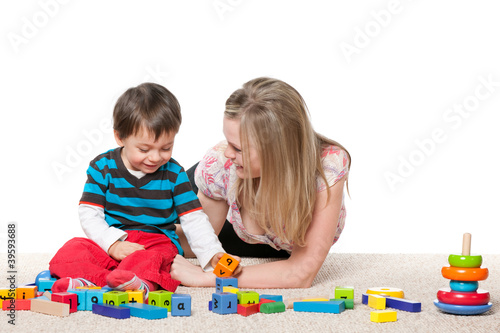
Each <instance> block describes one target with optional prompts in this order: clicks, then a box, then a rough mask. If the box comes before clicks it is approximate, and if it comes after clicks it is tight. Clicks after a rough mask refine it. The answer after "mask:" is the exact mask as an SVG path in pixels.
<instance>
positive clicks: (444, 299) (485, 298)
mask: <svg viewBox="0 0 500 333" xmlns="http://www.w3.org/2000/svg"><path fill="white" fill-rule="evenodd" d="M437 298H438V300H439V301H440V302H441V303H446V304H454V305H484V304H488V302H489V301H490V293H489V292H487V291H486V290H482V289H478V290H477V291H474V292H465V291H464V292H460V291H452V290H451V289H450V288H441V289H439V291H438V293H437Z"/></svg>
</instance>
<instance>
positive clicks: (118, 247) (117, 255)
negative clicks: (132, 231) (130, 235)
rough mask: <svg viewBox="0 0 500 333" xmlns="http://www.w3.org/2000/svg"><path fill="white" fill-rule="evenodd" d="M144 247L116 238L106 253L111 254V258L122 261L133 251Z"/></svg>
mask: <svg viewBox="0 0 500 333" xmlns="http://www.w3.org/2000/svg"><path fill="white" fill-rule="evenodd" d="M144 249H145V247H144V245H141V244H137V243H131V242H128V241H120V240H118V241H116V242H114V243H113V244H112V245H111V246H110V247H109V250H108V254H109V255H110V256H111V258H113V259H115V260H118V261H122V260H123V259H125V258H126V257H127V256H129V255H131V254H132V253H134V252H135V251H140V250H144Z"/></svg>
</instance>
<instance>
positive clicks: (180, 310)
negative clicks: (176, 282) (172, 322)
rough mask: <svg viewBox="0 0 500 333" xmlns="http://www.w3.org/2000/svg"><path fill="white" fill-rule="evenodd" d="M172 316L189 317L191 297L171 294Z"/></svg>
mask: <svg viewBox="0 0 500 333" xmlns="http://www.w3.org/2000/svg"><path fill="white" fill-rule="evenodd" d="M171 315H172V316H174V317H175V316H190V315H191V295H187V294H172V310H171Z"/></svg>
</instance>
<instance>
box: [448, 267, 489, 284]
mask: <svg viewBox="0 0 500 333" xmlns="http://www.w3.org/2000/svg"><path fill="white" fill-rule="evenodd" d="M441 274H442V275H443V277H444V278H445V279H450V280H457V281H481V280H486V279H487V278H488V268H463V267H453V266H449V267H448V266H445V267H443V268H442V269H441Z"/></svg>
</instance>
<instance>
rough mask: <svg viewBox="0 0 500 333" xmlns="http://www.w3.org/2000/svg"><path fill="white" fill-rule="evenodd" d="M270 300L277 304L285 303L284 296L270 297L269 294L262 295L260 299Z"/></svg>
mask: <svg viewBox="0 0 500 333" xmlns="http://www.w3.org/2000/svg"><path fill="white" fill-rule="evenodd" d="M263 298H265V299H268V300H271V301H275V302H283V296H282V295H268V294H260V299H263Z"/></svg>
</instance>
